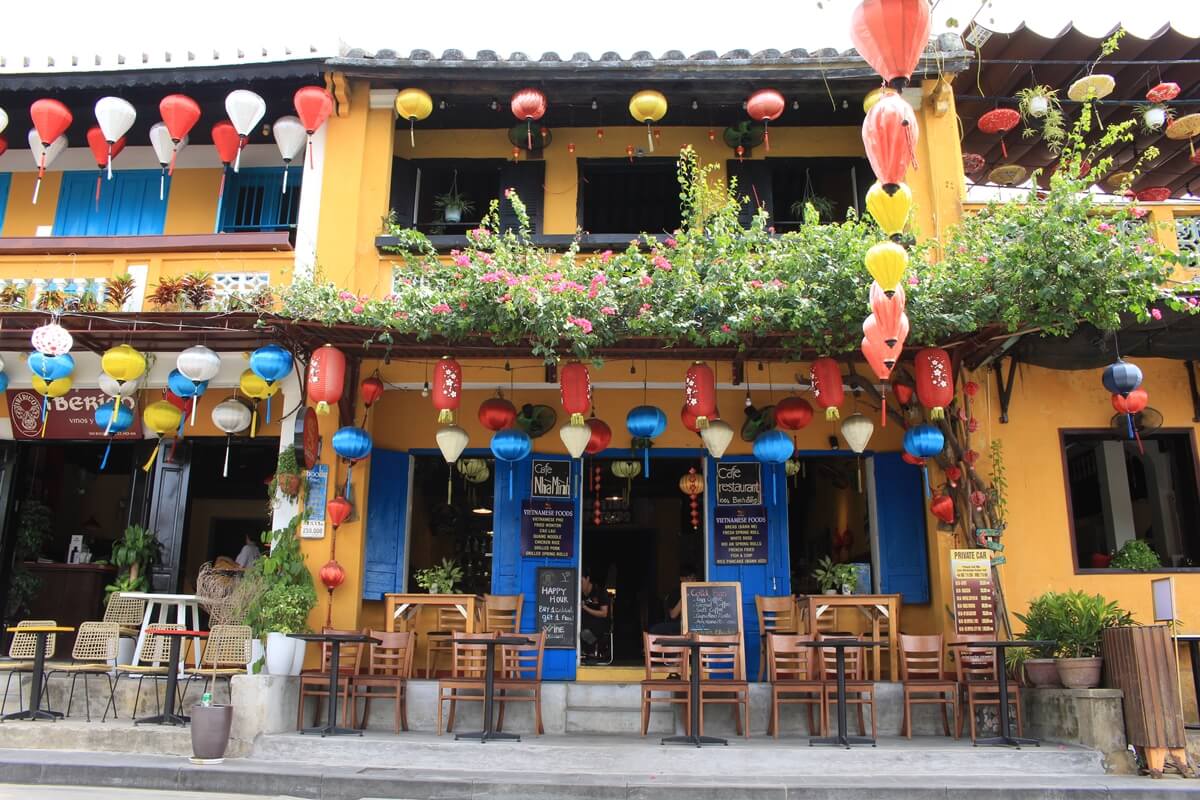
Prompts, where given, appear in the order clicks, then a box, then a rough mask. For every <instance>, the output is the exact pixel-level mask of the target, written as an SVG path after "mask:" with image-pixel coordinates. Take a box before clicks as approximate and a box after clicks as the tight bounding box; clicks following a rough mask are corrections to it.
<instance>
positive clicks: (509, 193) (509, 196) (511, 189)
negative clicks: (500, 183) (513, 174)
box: [504, 186, 516, 200]
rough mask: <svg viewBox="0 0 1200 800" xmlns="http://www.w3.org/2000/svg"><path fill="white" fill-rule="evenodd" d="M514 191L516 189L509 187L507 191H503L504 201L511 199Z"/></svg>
mask: <svg viewBox="0 0 1200 800" xmlns="http://www.w3.org/2000/svg"><path fill="white" fill-rule="evenodd" d="M515 191H516V189H514V188H512V187H511V186H510V187H508V188H507V189H505V190H504V198H505V199H506V200H507V199H509V198H511V197H512V196H513V192H515Z"/></svg>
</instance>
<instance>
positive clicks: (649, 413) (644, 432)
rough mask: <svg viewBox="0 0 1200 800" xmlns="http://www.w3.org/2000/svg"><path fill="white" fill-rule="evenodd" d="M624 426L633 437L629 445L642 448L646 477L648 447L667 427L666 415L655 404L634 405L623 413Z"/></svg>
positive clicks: (648, 474)
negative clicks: (626, 412) (627, 411)
mask: <svg viewBox="0 0 1200 800" xmlns="http://www.w3.org/2000/svg"><path fill="white" fill-rule="evenodd" d="M625 428H626V429H627V430H628V431H629V435H630V436H631V437H633V441H632V442H631V443H630V446H631V447H633V449H635V450H637V449H641V450H642V460H643V463H644V465H645V470H646V477H650V448H651V447H653V446H654V440H655V439H656V438H657V437H659V436H661V435H662V433H663V431H665V430H666V429H667V415H666V414H664V413H663V410H662V409H661V408H658V407H656V406H634V407H633V408H631V409H629V413H628V414H626V415H625Z"/></svg>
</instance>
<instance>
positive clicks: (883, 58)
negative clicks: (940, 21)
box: [850, 0, 929, 89]
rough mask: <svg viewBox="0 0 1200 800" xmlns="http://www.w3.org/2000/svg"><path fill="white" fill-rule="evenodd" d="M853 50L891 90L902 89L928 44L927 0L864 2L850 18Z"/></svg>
mask: <svg viewBox="0 0 1200 800" xmlns="http://www.w3.org/2000/svg"><path fill="white" fill-rule="evenodd" d="M850 41H851V42H853V43H854V49H856V50H857V51H858V54H859V55H860V56H862V57H863V59H865V60H866V62H867V63H868V64H870V65H871V68H872V69H874V70H875V71H876V72H878V73H879V74H880V75H881V76H882V77H883V79H884V80H885V81H887V82H888V84H889V85H891V86H892V88H894V89H903V88H904V87H905V86H907V85H908V81H909V78H911V77H912V74H913V71H914V70H916V68H917V64H918V63H919V62H920V60H921V53H922V52H923V51H924V50H925V45H926V44H928V43H929V1H928V0H864V2H862V3H860V4H859V5H858V7H857V8H856V9H854V14H853V15H852V16H851V17H850Z"/></svg>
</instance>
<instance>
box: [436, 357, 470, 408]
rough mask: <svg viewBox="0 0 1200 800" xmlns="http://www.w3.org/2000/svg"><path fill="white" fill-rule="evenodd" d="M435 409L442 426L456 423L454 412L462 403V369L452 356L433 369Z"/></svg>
mask: <svg viewBox="0 0 1200 800" xmlns="http://www.w3.org/2000/svg"><path fill="white" fill-rule="evenodd" d="M431 389H432V393H433V407H434V408H436V409H437V412H438V418H437V421H438V423H439V424H442V425H449V424H450V423H452V422H454V412H455V411H457V410H458V406H459V404H460V403H461V402H462V367H461V366H459V364H458V362H457V361H455V360H454V359H453V358H451V357H450V356H445V357H443V358H442V360H441V361H439V362H437V364H435V365H434V367H433V385H432V387H431Z"/></svg>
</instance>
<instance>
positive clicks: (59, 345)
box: [29, 322, 75, 356]
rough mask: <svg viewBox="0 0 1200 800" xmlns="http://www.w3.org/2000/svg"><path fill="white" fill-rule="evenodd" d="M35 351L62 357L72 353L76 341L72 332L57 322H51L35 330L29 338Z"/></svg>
mask: <svg viewBox="0 0 1200 800" xmlns="http://www.w3.org/2000/svg"><path fill="white" fill-rule="evenodd" d="M29 338H30V341H31V342H32V343H33V349H34V350H37V351H38V352H39V353H41V354H43V355H47V356H61V355H65V354H66V353H69V352H71V348H72V347H73V346H74V344H75V340H74V339H73V338H72V337H71V332H70V331H68V330H67V329H66V328H64V327H63V326H62V325H59V324H58V323H57V322H49V323H47V324H45V325H41V326H39V327H38V328H35V329H34V331H33V335H32V336H30V337H29Z"/></svg>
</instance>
